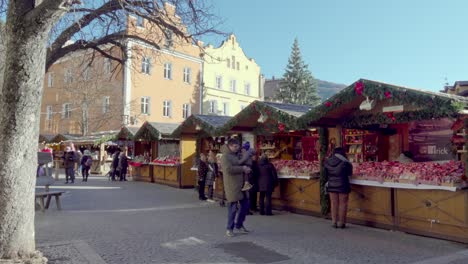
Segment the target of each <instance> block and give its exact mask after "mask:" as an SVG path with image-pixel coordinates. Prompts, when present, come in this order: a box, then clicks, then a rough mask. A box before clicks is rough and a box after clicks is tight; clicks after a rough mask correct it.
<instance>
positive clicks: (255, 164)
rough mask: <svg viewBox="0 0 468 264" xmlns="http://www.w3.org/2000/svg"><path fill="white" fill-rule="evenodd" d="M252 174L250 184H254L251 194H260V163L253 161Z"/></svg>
mask: <svg viewBox="0 0 468 264" xmlns="http://www.w3.org/2000/svg"><path fill="white" fill-rule="evenodd" d="M251 168H252V172H251V173H250V178H249V183H250V184H252V186H253V187H252V189H250V191H251V192H258V191H259V190H258V176H259V174H260V171H259V167H258V162H257V161H255V160H253V161H252V167H251Z"/></svg>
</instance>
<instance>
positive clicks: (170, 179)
mask: <svg viewBox="0 0 468 264" xmlns="http://www.w3.org/2000/svg"><path fill="white" fill-rule="evenodd" d="M149 165H150V167H151V169H152V170H153V178H154V182H156V183H161V184H164V185H169V186H172V187H177V188H182V183H181V177H180V176H181V173H180V170H181V168H180V165H179V164H177V165H168V164H157V163H150V164H149Z"/></svg>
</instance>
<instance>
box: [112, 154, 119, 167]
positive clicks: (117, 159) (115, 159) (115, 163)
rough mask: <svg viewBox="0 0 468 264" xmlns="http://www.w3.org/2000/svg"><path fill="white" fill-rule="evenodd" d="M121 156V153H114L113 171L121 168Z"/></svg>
mask: <svg viewBox="0 0 468 264" xmlns="http://www.w3.org/2000/svg"><path fill="white" fill-rule="evenodd" d="M119 156H120V152H118V151H117V152H115V153H114V156H113V157H112V169H114V170H119V169H118V167H119Z"/></svg>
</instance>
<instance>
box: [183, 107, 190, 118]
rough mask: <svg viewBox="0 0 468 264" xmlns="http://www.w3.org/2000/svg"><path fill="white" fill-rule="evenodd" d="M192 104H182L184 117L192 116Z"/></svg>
mask: <svg viewBox="0 0 468 264" xmlns="http://www.w3.org/2000/svg"><path fill="white" fill-rule="evenodd" d="M190 112H191V111H190V104H183V105H182V118H187V117H189V116H190Z"/></svg>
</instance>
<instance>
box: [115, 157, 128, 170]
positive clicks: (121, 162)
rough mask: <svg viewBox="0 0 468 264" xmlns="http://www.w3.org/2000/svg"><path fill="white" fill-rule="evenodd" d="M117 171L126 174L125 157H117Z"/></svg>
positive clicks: (126, 164)
mask: <svg viewBox="0 0 468 264" xmlns="http://www.w3.org/2000/svg"><path fill="white" fill-rule="evenodd" d="M117 170H118V171H120V172H121V173H123V174H126V173H127V170H128V159H127V155H119V164H118V165H117Z"/></svg>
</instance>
